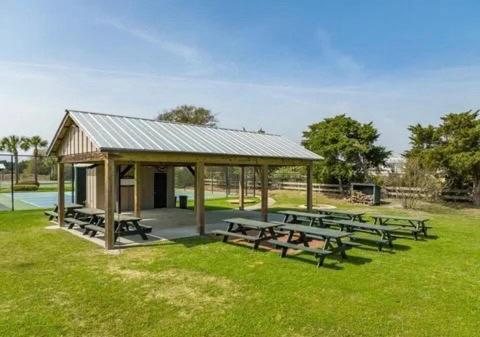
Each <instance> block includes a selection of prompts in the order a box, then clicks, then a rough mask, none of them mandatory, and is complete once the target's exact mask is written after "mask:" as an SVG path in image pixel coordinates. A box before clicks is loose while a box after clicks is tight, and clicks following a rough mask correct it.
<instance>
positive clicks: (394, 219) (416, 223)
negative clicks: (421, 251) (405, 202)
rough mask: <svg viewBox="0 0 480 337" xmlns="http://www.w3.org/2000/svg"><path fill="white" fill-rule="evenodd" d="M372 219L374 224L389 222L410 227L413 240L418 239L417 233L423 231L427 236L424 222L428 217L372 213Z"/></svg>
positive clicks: (426, 227)
mask: <svg viewBox="0 0 480 337" xmlns="http://www.w3.org/2000/svg"><path fill="white" fill-rule="evenodd" d="M372 219H373V220H374V221H375V224H379V225H382V226H385V225H387V224H391V225H395V226H401V227H405V228H411V229H410V232H411V233H412V235H413V237H414V239H415V240H417V239H418V233H423V235H424V236H425V237H427V229H428V226H427V225H426V222H427V221H428V220H429V219H428V218H415V217H408V216H398V215H383V214H374V215H372Z"/></svg>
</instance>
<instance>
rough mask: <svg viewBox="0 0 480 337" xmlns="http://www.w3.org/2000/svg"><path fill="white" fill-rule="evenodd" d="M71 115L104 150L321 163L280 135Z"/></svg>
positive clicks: (133, 119)
mask: <svg viewBox="0 0 480 337" xmlns="http://www.w3.org/2000/svg"><path fill="white" fill-rule="evenodd" d="M68 113H69V114H70V116H71V117H72V119H73V120H74V121H75V123H77V125H78V126H79V127H80V128H81V129H83V131H84V132H85V133H86V134H87V135H88V136H89V137H90V139H91V140H92V141H93V142H94V143H95V144H96V145H97V146H98V147H99V148H100V150H111V151H154V152H184V153H203V154H223V155H237V156H254V157H277V158H295V159H308V160H317V159H321V157H320V156H318V155H317V154H315V153H313V152H311V151H309V150H307V149H305V148H304V147H303V146H301V145H299V144H297V143H295V142H293V141H291V140H289V139H286V138H284V137H281V136H278V135H272V134H260V133H255V132H248V131H241V130H231V129H222V128H216V127H204V126H196V125H189V124H180V123H170V122H159V121H155V120H149V119H143V118H135V117H125V116H116V115H107V114H99V113H92V112H83V111H74V110H68Z"/></svg>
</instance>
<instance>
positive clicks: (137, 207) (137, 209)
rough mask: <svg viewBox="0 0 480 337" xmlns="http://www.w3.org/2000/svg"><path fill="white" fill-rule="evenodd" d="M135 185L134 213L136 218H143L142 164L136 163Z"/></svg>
mask: <svg viewBox="0 0 480 337" xmlns="http://www.w3.org/2000/svg"><path fill="white" fill-rule="evenodd" d="M134 171H135V172H134V175H135V183H134V187H133V189H134V194H133V212H134V214H135V216H136V217H139V218H141V213H142V210H141V208H142V187H141V186H142V166H141V165H140V162H138V161H137V162H135V169H134Z"/></svg>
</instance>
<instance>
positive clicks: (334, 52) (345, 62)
mask: <svg viewBox="0 0 480 337" xmlns="http://www.w3.org/2000/svg"><path fill="white" fill-rule="evenodd" d="M317 38H318V41H319V43H320V48H321V50H322V57H323V59H324V60H326V61H327V62H328V64H329V66H331V67H333V68H335V70H340V71H341V72H343V73H346V74H350V75H357V74H358V73H360V72H361V71H362V70H363V67H362V66H361V65H360V64H359V63H358V62H357V61H355V59H354V58H353V56H351V55H348V54H345V53H343V52H341V51H340V50H338V49H337V48H335V46H334V45H333V43H332V39H331V36H330V34H329V33H328V32H327V31H326V30H324V29H321V28H319V29H318V30H317Z"/></svg>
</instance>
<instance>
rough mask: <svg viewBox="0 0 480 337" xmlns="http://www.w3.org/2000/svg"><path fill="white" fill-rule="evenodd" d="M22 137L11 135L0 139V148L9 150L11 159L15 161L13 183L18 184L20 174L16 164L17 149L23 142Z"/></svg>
mask: <svg viewBox="0 0 480 337" xmlns="http://www.w3.org/2000/svg"><path fill="white" fill-rule="evenodd" d="M24 141H25V140H24V137H19V136H15V135H11V136H8V137H3V138H2V140H1V141H0V150H1V151H7V152H10V153H11V154H12V155H13V160H14V162H15V183H16V184H18V181H19V176H20V168H19V165H18V150H19V148H20V146H21V145H22V144H23V142H24Z"/></svg>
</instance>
